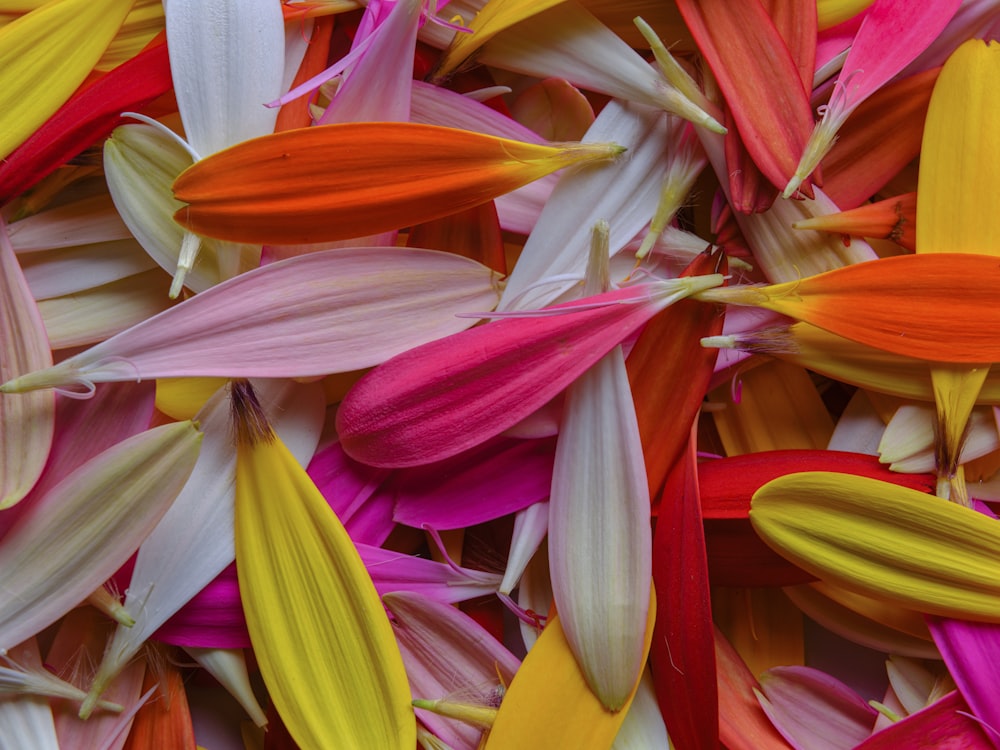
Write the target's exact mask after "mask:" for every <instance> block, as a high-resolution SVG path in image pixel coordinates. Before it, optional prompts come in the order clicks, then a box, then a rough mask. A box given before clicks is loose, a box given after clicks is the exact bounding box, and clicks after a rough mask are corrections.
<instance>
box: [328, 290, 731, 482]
mask: <svg viewBox="0 0 1000 750" xmlns="http://www.w3.org/2000/svg"><path fill="white" fill-rule="evenodd" d="M696 278H698V279H704V280H706V281H698V282H695V281H694V279H679V280H672V281H669V282H656V283H653V284H648V285H642V284H640V285H638V286H634V287H628V288H625V289H619V290H616V291H612V292H607V293H606V294H601V295H597V296H594V297H590V298H586V299H584V300H581V301H579V302H574V303H568V304H566V305H559V306H557V308H558V309H559V310H561V311H565V312H564V313H563V314H552V315H546V316H542V317H529V318H509V319H505V320H499V321H497V322H494V323H490V324H488V325H485V326H479V327H477V328H472V329H470V330H467V331H463V332H462V333H460V334H456V335H454V336H451V337H449V338H447V339H441V340H439V341H435V342H431V343H430V344H425V345H424V346H419V347H416V348H414V349H410V350H409V351H407V352H405V353H404V354H401V355H399V356H397V357H395V358H393V359H392V360H390V361H388V362H386V363H385V364H384V365H382V366H381V367H377V368H376V369H375V370H373V371H372V372H370V373H368V375H366V376H365V377H363V378H362V379H361V380H360V381H358V383H357V384H356V385H355V386H354V388H352V389H351V390H350V391H349V392H348V393H347V395H346V396H345V397H344V400H343V401H342V402H341V405H340V410H339V412H338V413H337V431H338V433H339V435H340V439H341V441H342V443H343V446H344V450H345V451H347V453H348V454H349V455H351V456H353V457H354V458H356V459H357V460H359V461H363V462H364V463H367V464H371V465H373V466H388V467H401V466H415V465H419V464H425V463H431V462H433V461H439V460H441V459H443V458H448V457H449V456H454V455H456V454H457V453H460V452H461V451H463V450H466V449H467V448H471V447H472V446H474V445H478V444H479V443H482V442H484V441H485V440H488V439H489V438H491V437H493V436H494V435H497V434H499V433H501V432H503V431H504V430H506V429H507V428H508V427H512V426H513V425H515V424H517V423H518V422H519V421H521V420H522V419H524V418H525V417H527V416H528V415H529V414H531V413H532V412H534V411H535V410H537V409H538V408H539V407H541V406H543V405H544V404H545V403H546V402H548V401H549V400H550V399H552V398H553V397H554V396H555V395H556V394H558V393H559V392H560V391H562V390H563V389H564V388H565V387H566V386H568V385H569V384H570V383H571V382H573V381H574V380H575V379H576V378H577V377H579V376H580V375H581V374H582V373H583V372H585V371H586V370H587V369H588V368H589V367H590V366H591V365H593V364H594V363H595V362H596V361H597V360H599V359H600V358H601V357H603V356H604V355H605V354H606V353H607V352H608V351H610V350H611V349H612V347H614V346H615V345H617V344H618V343H619V342H620V341H622V340H623V339H624V338H625V337H627V336H628V335H629V334H630V333H632V332H633V331H635V330H636V329H637V328H639V327H640V326H641V325H643V324H644V323H645V322H646V321H647V320H649V318H651V317H652V316H653V315H655V314H656V312H658V311H659V310H660V309H662V308H663V307H665V306H667V304H669V303H670V302H671V301H673V298H669V299H667V298H663V297H661V295H662V294H663V292H659V293H657V291H656V290H657V288H658V287H659V285H661V284H667V285H669V286H673V287H674V288H680V286H678V285H683V284H685V283H688V282H692V283H701V284H709V285H714V284H717V283H718V281H719V280H721V277H720V278H719V279H717V278H715V277H711V276H705V277H696ZM660 288H662V287H660ZM684 293H688V292H684ZM678 294H681V292H678ZM658 297H659V299H658ZM595 305H596V306H595Z"/></svg>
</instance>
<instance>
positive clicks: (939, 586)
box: [750, 472, 1000, 621]
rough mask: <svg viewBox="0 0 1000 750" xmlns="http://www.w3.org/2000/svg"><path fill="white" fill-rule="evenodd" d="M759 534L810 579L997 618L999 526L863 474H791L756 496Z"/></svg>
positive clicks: (917, 605)
mask: <svg viewBox="0 0 1000 750" xmlns="http://www.w3.org/2000/svg"><path fill="white" fill-rule="evenodd" d="M750 520H751V522H752V523H753V526H754V529H755V530H756V531H757V533H758V534H759V535H760V537H761V538H762V539H763V540H764V541H765V542H767V544H769V545H770V546H771V547H773V548H774V549H775V550H776V551H778V552H779V553H780V554H782V555H784V556H785V557H786V558H788V559H789V560H792V561H793V562H795V564H796V565H798V566H799V567H801V568H802V569H804V570H807V571H809V572H810V573H813V574H814V575H816V576H817V577H819V578H821V579H823V580H826V581H830V582H832V583H835V584H838V585H840V586H843V587H844V588H847V589H850V590H853V591H857V592H859V593H861V594H864V595H865V596H870V597H873V598H879V599H883V600H885V601H888V602H895V603H897V604H899V605H901V606H903V607H908V608H910V609H915V610H917V611H919V612H924V613H929V614H936V615H942V616H944V617H956V618H960V619H968V620H985V621H1000V579H998V577H997V575H996V572H997V570H998V569H1000V568H998V566H1000V523H997V521H996V520H994V519H991V518H988V517H986V516H984V515H982V514H980V513H977V512H975V511H974V510H970V509H969V508H964V507H962V506H959V505H956V504H955V503H950V502H948V501H946V500H942V499H941V498H937V497H933V496H931V495H925V494H923V493H921V492H917V491H915V490H911V489H907V488H905V487H899V486H897V485H894V484H889V483H887V482H880V481H878V480H875V479H868V478H865V477H854V476H848V475H845V474H834V473H828V472H805V473H801V474H789V475H786V476H784V477H781V478H779V479H776V480H774V481H772V482H769V483H768V484H766V485H764V486H763V487H761V488H760V489H759V490H758V491H757V493H756V494H755V495H754V498H753V503H752V505H751V511H750Z"/></svg>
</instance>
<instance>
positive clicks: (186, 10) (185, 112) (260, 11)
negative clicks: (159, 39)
mask: <svg viewBox="0 0 1000 750" xmlns="http://www.w3.org/2000/svg"><path fill="white" fill-rule="evenodd" d="M165 10H166V22H167V24H166V25H167V45H168V46H169V49H170V70H171V72H172V73H173V79H174V91H175V92H176V94H177V106H178V109H179V110H180V113H181V120H182V121H183V122H184V131H185V133H186V134H187V139H188V142H189V143H190V144H191V145H192V146H193V147H194V150H195V151H197V152H198V154H199V155H201V156H202V157H205V156H208V155H209V154H213V153H215V152H216V151H221V150H222V149H224V148H227V147H229V146H232V145H233V144H236V143H239V142H240V141H245V140H247V139H249V138H255V137H257V136H260V135H266V134H267V133H271V132H273V130H274V123H275V120H276V119H277V116H278V112H277V110H276V109H269V108H267V107H265V106H264V104H265V102H270V101H272V100H274V99H276V98H277V97H278V96H279V95H280V94H281V78H282V71H283V70H284V65H285V27H284V22H283V20H282V14H281V6H280V5H279V4H278V3H276V2H273V1H272V0H212V1H211V2H205V0H170V2H169V3H167V4H166V9H165Z"/></svg>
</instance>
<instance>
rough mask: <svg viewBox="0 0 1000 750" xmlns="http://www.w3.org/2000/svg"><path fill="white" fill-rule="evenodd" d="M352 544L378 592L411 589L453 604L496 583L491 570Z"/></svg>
mask: <svg viewBox="0 0 1000 750" xmlns="http://www.w3.org/2000/svg"><path fill="white" fill-rule="evenodd" d="M356 546H357V548H358V553H359V554H360V555H361V559H362V560H363V561H364V563H365V567H366V568H368V574H369V575H370V576H371V577H372V583H374V584H375V589H376V590H377V591H378V592H379V595H384V594H388V593H390V592H393V591H411V592H413V593H416V594H420V595H421V596H424V597H426V598H428V599H433V600H434V601H439V602H443V603H445V604H453V603H455V602H462V601H465V600H467V599H475V598H476V597H477V596H485V595H487V594H492V593H494V592H495V591H496V590H497V586H499V585H500V576H498V575H495V574H493V573H484V572H482V571H479V570H472V569H471V568H463V567H460V566H458V565H455V564H454V563H439V562H435V561H434V560H428V559H426V558H422V557H414V556H413V555H404V554H403V553H401V552H393V551H391V550H387V549H382V548H381V547H371V546H369V545H367V544H358V545H356Z"/></svg>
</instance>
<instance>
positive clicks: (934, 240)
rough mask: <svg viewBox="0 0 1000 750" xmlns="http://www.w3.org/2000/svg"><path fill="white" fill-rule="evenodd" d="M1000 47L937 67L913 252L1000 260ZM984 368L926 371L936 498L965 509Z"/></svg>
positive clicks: (979, 45) (960, 54) (965, 53)
mask: <svg viewBox="0 0 1000 750" xmlns="http://www.w3.org/2000/svg"><path fill="white" fill-rule="evenodd" d="M998 74H1000V44H985V43H983V42H981V41H978V40H973V41H970V42H967V43H965V44H963V45H962V46H961V47H959V48H958V50H956V51H955V52H954V54H952V56H951V57H950V58H948V62H947V63H945V66H944V67H943V68H942V69H941V74H940V75H939V76H938V80H937V83H936V84H935V85H934V93H933V94H932V95H931V101H930V106H929V107H928V110H927V121H926V124H925V126H924V140H923V147H922V149H921V155H920V182H919V184H918V188H917V193H918V195H919V201H918V202H917V252H918V253H940V252H944V253H947V252H965V251H968V252H977V253H984V254H989V255H996V254H1000V212H998V211H996V210H995V206H994V201H993V200H992V199H991V198H992V194H993V190H994V187H995V185H996V184H997V179H998V178H1000V143H998V142H997V139H996V138H995V137H993V126H994V123H996V119H997V117H1000V102H998V101H997V98H996V95H995V92H994V91H993V88H992V86H991V83H992V82H993V81H995V80H996V78H997V75H998ZM988 369H989V368H988V366H987V365H981V366H979V367H978V368H956V367H954V366H951V367H949V366H946V365H935V366H934V367H932V368H931V381H932V383H933V388H934V401H935V403H936V404H937V409H938V423H939V437H938V438H937V443H938V449H937V453H938V467H937V469H938V495H940V496H941V497H944V498H949V497H950V498H951V499H953V500H955V501H956V502H960V503H963V504H966V505H967V504H968V503H969V498H968V493H967V491H966V489H965V475H964V471H963V470H962V468H961V466H959V463H958V461H959V456H958V454H959V452H960V451H961V448H962V439H963V436H964V434H965V431H966V424H967V422H968V419H969V414H970V412H971V411H972V407H973V406H974V405H975V402H976V397H977V396H978V394H979V390H980V388H982V385H983V383H984V382H985V379H986V373H987V371H988Z"/></svg>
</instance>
